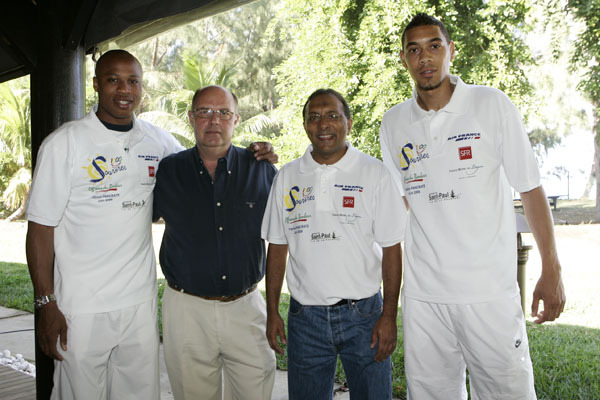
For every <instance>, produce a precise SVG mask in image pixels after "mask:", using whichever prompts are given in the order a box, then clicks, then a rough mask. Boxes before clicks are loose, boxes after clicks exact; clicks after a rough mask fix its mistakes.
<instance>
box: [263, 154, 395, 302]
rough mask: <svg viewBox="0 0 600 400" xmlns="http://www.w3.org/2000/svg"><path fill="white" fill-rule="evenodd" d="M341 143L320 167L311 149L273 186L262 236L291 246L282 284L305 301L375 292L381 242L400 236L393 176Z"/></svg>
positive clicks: (285, 168)
mask: <svg viewBox="0 0 600 400" xmlns="http://www.w3.org/2000/svg"><path fill="white" fill-rule="evenodd" d="M346 144H347V146H348V150H347V151H346V154H345V155H344V156H343V157H342V158H341V159H340V160H339V161H338V162H337V163H335V164H332V165H321V164H318V163H317V162H316V161H315V160H314V159H313V158H312V155H311V151H312V146H308V149H307V150H306V152H305V153H304V155H303V156H302V157H301V158H299V159H297V160H294V161H292V162H290V163H288V164H286V165H284V166H283V167H282V168H281V170H280V171H279V173H278V174H277V176H276V177H275V180H274V182H273V185H272V186H271V193H270V195H269V200H268V202H267V208H266V210H265V215H264V218H263V223H262V237H263V239H265V240H267V241H268V242H270V243H274V244H287V245H289V248H288V249H289V266H288V268H287V272H286V275H287V285H288V289H289V290H290V293H291V295H292V296H293V297H294V298H295V299H296V300H297V301H299V302H300V303H301V304H304V305H331V304H335V303H337V302H338V301H339V300H341V299H362V298H366V297H370V296H373V295H374V294H375V293H377V291H378V290H379V288H380V287H381V280H382V276H381V247H389V246H393V245H395V244H396V243H399V242H400V241H401V240H402V239H403V238H404V230H405V225H406V212H405V210H404V207H401V208H400V207H398V206H397V205H398V204H400V203H401V202H402V197H401V195H400V193H399V192H398V189H397V188H396V186H395V185H394V184H393V181H392V178H391V175H390V174H389V172H388V171H387V169H386V168H385V167H384V165H383V164H382V163H381V161H379V160H377V159H375V158H372V157H370V156H367V155H366V154H363V153H361V152H359V151H358V150H356V149H355V148H353V147H352V146H351V145H350V144H349V143H346ZM380 246H381V247H380Z"/></svg>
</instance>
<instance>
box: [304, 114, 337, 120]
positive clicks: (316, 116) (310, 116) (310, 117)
mask: <svg viewBox="0 0 600 400" xmlns="http://www.w3.org/2000/svg"><path fill="white" fill-rule="evenodd" d="M322 118H324V119H325V121H329V122H337V121H339V120H340V119H342V115H341V114H337V113H330V114H327V115H321V114H318V113H310V114H308V121H309V122H318V121H320V120H321V119H322Z"/></svg>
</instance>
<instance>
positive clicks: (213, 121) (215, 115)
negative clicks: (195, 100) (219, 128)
mask: <svg viewBox="0 0 600 400" xmlns="http://www.w3.org/2000/svg"><path fill="white" fill-rule="evenodd" d="M209 121H210V123H211V124H220V123H221V118H220V117H219V113H218V112H216V111H214V110H213V113H212V115H211V116H210V119H209Z"/></svg>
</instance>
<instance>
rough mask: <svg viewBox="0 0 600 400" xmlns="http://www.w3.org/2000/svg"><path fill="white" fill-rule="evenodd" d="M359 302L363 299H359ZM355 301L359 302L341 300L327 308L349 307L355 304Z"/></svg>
mask: <svg viewBox="0 0 600 400" xmlns="http://www.w3.org/2000/svg"><path fill="white" fill-rule="evenodd" d="M361 300H363V299H361ZM357 301H360V300H353V299H341V300H340V301H338V302H337V303H335V304H332V305H330V306H329V307H339V306H345V305H349V306H350V305H352V304H354V303H356V302H357Z"/></svg>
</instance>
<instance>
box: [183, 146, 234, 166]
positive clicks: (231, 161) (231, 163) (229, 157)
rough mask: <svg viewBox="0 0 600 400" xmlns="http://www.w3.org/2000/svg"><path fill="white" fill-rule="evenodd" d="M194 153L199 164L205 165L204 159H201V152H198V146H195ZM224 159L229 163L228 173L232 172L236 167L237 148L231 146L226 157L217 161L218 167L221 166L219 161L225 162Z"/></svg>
mask: <svg viewBox="0 0 600 400" xmlns="http://www.w3.org/2000/svg"><path fill="white" fill-rule="evenodd" d="M193 153H194V155H195V157H196V159H197V160H198V161H199V162H201V163H204V162H203V161H202V157H200V150H198V146H194V152H193ZM223 159H224V160H225V162H226V163H227V164H226V165H227V171H232V170H233V167H234V166H235V160H236V152H235V146H234V145H233V144H230V145H229V149H228V150H227V153H225V155H224V156H223V157H220V158H219V160H217V165H218V164H219V161H220V160H223Z"/></svg>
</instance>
